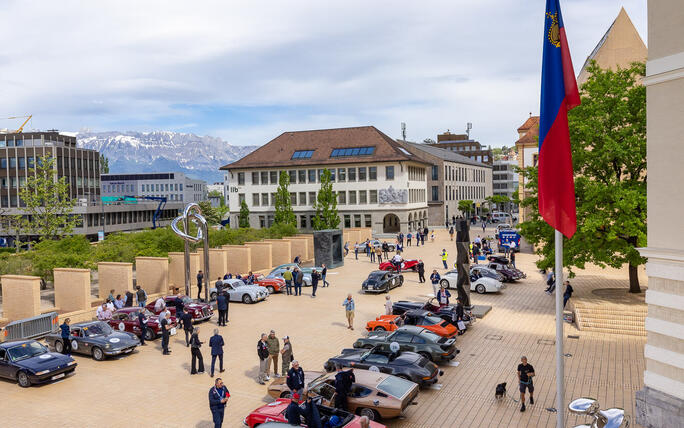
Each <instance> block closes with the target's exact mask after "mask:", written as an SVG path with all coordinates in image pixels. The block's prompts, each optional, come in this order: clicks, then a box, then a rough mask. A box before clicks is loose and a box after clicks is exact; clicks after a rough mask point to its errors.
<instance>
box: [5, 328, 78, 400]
mask: <svg viewBox="0 0 684 428" xmlns="http://www.w3.org/2000/svg"><path fill="white" fill-rule="evenodd" d="M76 366H77V364H76V361H74V359H73V358H71V357H69V356H66V355H62V354H57V353H55V352H50V351H49V350H48V348H46V347H45V346H43V345H41V344H40V343H38V342H36V341H35V340H21V341H16V342H5V343H0V377H3V378H5V379H10V380H16V381H17V383H19V386H21V387H23V388H28V387H29V386H31V385H32V384H36V383H43V382H49V381H52V380H57V379H61V378H63V377H65V376H68V375H69V374H71V373H73V372H74V370H76ZM7 410H9V409H7Z"/></svg>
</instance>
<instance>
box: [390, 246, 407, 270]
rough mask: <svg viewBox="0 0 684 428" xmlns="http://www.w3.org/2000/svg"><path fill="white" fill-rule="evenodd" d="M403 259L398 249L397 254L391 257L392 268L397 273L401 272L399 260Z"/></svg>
mask: <svg viewBox="0 0 684 428" xmlns="http://www.w3.org/2000/svg"><path fill="white" fill-rule="evenodd" d="M403 261H404V260H403V257H401V254H400V252H399V250H397V254H395V255H394V256H393V257H392V265H394V270H395V271H396V272H397V273H401V262H403Z"/></svg>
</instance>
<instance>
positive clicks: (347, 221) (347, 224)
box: [344, 214, 351, 228]
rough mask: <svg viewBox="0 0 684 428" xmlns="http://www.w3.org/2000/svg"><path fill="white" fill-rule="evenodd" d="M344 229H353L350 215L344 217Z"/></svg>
mask: <svg viewBox="0 0 684 428" xmlns="http://www.w3.org/2000/svg"><path fill="white" fill-rule="evenodd" d="M344 227H346V228H349V227H351V216H350V215H349V214H345V215H344Z"/></svg>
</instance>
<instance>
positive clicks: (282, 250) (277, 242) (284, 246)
mask: <svg viewBox="0 0 684 428" xmlns="http://www.w3.org/2000/svg"><path fill="white" fill-rule="evenodd" d="M264 242H269V243H270V244H271V263H272V264H273V266H278V265H283V264H285V263H292V260H293V259H294V257H295V256H294V255H293V254H292V247H291V246H290V241H286V240H284V239H265V240H264ZM269 267H270V266H269Z"/></svg>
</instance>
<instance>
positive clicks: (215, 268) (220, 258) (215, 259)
mask: <svg viewBox="0 0 684 428" xmlns="http://www.w3.org/2000/svg"><path fill="white" fill-rule="evenodd" d="M209 272H211V276H212V278H208V279H209V283H210V284H213V283H214V282H216V278H223V275H225V274H226V273H228V262H227V260H226V250H224V249H223V248H210V249H209Z"/></svg>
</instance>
